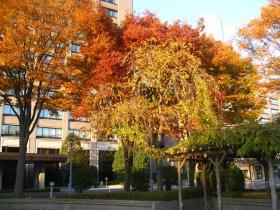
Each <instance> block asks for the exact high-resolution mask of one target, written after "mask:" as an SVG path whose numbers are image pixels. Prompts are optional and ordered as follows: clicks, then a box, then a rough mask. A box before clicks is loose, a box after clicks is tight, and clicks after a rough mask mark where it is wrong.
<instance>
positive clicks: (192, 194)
mask: <svg viewBox="0 0 280 210" xmlns="http://www.w3.org/2000/svg"><path fill="white" fill-rule="evenodd" d="M177 193H178V192H177V191H169V192H113V193H84V194H76V195H71V196H68V195H67V196H64V197H63V198H68V199H98V200H140V201H171V200H177V199H178V195H177ZM182 196H183V199H189V198H200V197H202V196H203V193H202V190H201V188H189V189H184V190H183V192H182Z"/></svg>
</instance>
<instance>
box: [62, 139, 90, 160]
mask: <svg viewBox="0 0 280 210" xmlns="http://www.w3.org/2000/svg"><path fill="white" fill-rule="evenodd" d="M70 142H73V146H72V155H73V156H72V157H73V159H72V161H73V163H74V164H79V165H88V163H89V153H88V152H87V151H85V150H83V148H82V146H81V139H80V138H79V137H78V136H76V135H75V134H68V136H67V137H66V139H65V140H64V142H63V144H62V147H61V154H65V155H67V156H68V158H69V156H70ZM68 161H69V159H68Z"/></svg>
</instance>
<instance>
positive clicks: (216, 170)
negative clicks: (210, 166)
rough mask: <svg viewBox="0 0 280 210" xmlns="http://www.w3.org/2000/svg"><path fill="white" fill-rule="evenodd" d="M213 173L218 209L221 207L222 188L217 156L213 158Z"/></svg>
mask: <svg viewBox="0 0 280 210" xmlns="http://www.w3.org/2000/svg"><path fill="white" fill-rule="evenodd" d="M214 167H215V173H216V181H217V197H218V210H222V209H223V205H222V190H221V178H220V164H219V158H218V157H216V158H215V164H214Z"/></svg>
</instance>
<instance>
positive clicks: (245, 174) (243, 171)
mask: <svg viewBox="0 0 280 210" xmlns="http://www.w3.org/2000/svg"><path fill="white" fill-rule="evenodd" d="M242 173H243V175H244V178H245V179H251V174H250V171H249V170H242Z"/></svg>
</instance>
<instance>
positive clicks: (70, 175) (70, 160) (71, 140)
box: [68, 139, 74, 194]
mask: <svg viewBox="0 0 280 210" xmlns="http://www.w3.org/2000/svg"><path fill="white" fill-rule="evenodd" d="M73 144H74V140H73V139H70V140H69V146H70V154H69V183H68V193H69V194H71V193H72V158H73Z"/></svg>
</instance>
